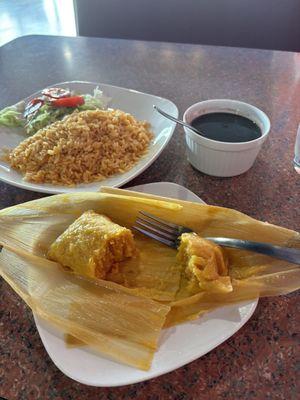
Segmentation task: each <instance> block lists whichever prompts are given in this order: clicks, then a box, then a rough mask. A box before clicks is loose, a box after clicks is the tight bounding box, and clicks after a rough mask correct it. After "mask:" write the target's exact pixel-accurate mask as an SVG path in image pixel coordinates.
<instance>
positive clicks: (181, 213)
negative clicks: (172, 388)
mask: <svg viewBox="0 0 300 400" xmlns="http://www.w3.org/2000/svg"><path fill="white" fill-rule="evenodd" d="M87 210H94V211H95V212H98V213H101V214H104V215H106V216H108V217H109V218H111V219H112V220H113V221H114V222H116V223H118V224H120V225H121V226H126V227H128V228H130V227H131V226H132V225H133V224H134V221H135V219H136V217H137V215H138V212H139V211H140V210H144V211H147V212H150V213H153V214H155V215H157V216H159V217H161V218H164V219H166V220H169V221H172V222H174V223H178V224H181V225H185V226H187V227H189V228H191V229H193V230H194V231H195V232H197V233H199V235H201V236H203V237H205V236H208V237H209V236H225V237H233V238H238V239H246V240H247V239H248V240H256V241H263V242H269V243H273V244H277V245H281V246H291V247H300V235H299V233H297V232H295V231H292V230H289V229H285V228H282V227H278V226H275V225H271V224H268V223H263V222H260V221H257V220H255V219H253V218H250V217H248V216H246V215H244V214H242V213H240V212H238V211H235V210H230V209H226V208H222V207H214V206H207V205H201V204H196V203H191V202H184V201H180V200H174V199H167V198H162V197H158V196H152V195H147V194H140V193H134V192H129V191H126V190H121V189H111V188H103V189H102V192H101V193H74V194H63V195H57V196H52V197H48V198H43V199H39V200H35V201H31V202H28V203H24V204H21V205H17V206H14V207H10V208H7V209H5V210H2V211H0V222H1V232H0V244H2V245H3V246H4V248H5V251H4V252H2V254H1V255H0V263H1V274H2V276H3V277H4V279H6V280H7V281H8V283H9V284H10V285H11V286H12V287H13V288H14V289H15V290H16V291H17V292H18V293H19V294H20V295H21V297H22V298H23V299H24V300H25V301H26V302H27V304H28V305H29V306H30V307H31V308H32V309H33V310H34V312H36V313H38V314H39V315H41V316H43V317H44V318H46V319H47V320H49V321H51V322H53V323H54V324H56V325H57V326H59V327H60V328H61V329H62V330H63V331H64V332H65V333H67V334H70V335H72V336H74V337H75V338H76V339H77V340H82V341H83V342H85V343H87V344H89V345H92V346H94V347H96V348H98V349H99V350H100V351H101V352H102V353H104V354H107V355H109V356H111V357H115V358H117V359H119V360H120V361H122V362H126V363H128V364H130V365H134V366H136V367H139V368H148V367H149V365H150V361H151V358H152V356H153V351H154V350H155V346H156V343H157V337H155V339H154V336H151V335H150V333H149V335H150V336H151V337H152V341H151V340H149V337H148V336H149V335H145V337H144V336H143V334H142V332H141V331H140V330H139V331H138V332H140V336H139V338H138V339H137V338H136V337H135V336H134V335H133V331H130V332H128V330H127V326H126V324H125V325H123V324H121V325H120V326H119V329H120V331H119V333H118V337H116V335H115V332H114V329H115V326H114V328H113V329H112V328H110V327H113V324H111V325H108V330H106V331H105V332H103V331H101V329H100V326H101V325H102V324H101V323H100V322H101V321H100V320H101V319H102V318H103V316H100V317H99V321H98V319H97V321H98V322H99V325H97V329H98V330H99V332H100V333H101V335H105V339H107V338H109V339H107V342H105V341H104V340H102V336H101V335H100V339H99V341H100V342H101V343H100V344H99V342H97V340H96V338H97V337H98V333H97V334H96V333H95V331H94V328H95V327H94V325H88V324H87V325H86V326H85V324H83V321H84V318H86V314H89V317H91V318H92V317H93V316H94V315H96V314H97V313H96V305H95V308H92V311H91V312H90V309H89V307H88V305H89V304H88V299H90V296H92V298H93V299H94V300H93V301H95V304H98V303H97V302H96V300H97V299H98V298H97V296H96V291H97V290H98V287H100V288H102V287H103V286H105V287H106V285H113V286H110V289H111V290H112V287H113V289H114V290H116V291H117V295H116V294H115V293H112V294H111V296H110V299H112V298H114V301H111V303H106V302H105V301H104V303H101V304H99V307H100V308H101V307H104V306H106V307H107V310H112V311H113V312H112V315H111V318H112V319H113V318H117V319H118V318H119V317H120V315H121V312H120V310H118V312H116V310H115V309H114V307H113V303H114V302H119V300H118V299H119V297H118V296H121V294H122V296H125V297H126V296H129V297H130V298H134V299H136V305H138V303H139V302H142V304H143V307H145V308H147V307H148V306H149V305H150V304H151V307H153V308H152V311H153V313H152V314H151V315H152V316H153V317H152V318H149V321H148V322H149V324H148V326H147V329H148V331H149V332H150V331H151V332H152V335H153V331H155V332H156V334H157V335H158V334H159V330H160V327H161V326H162V325H163V324H164V325H165V326H170V325H174V324H177V323H180V322H183V321H186V320H189V319H193V318H196V317H197V316H199V315H201V314H202V313H204V312H207V311H209V310H212V309H214V308H216V307H220V306H222V305H225V304H231V303H236V302H240V301H243V300H249V299H254V298H257V297H259V296H274V295H280V294H285V293H289V292H291V291H293V290H296V289H297V288H299V286H300V285H299V282H300V269H299V268H298V269H297V267H296V266H295V264H290V263H288V262H284V261H279V260H276V259H273V258H270V257H267V256H263V255H258V254H255V253H250V252H246V251H241V250H240V251H239V250H234V249H226V256H227V258H228V266H229V275H230V276H231V278H232V288H233V290H232V291H231V292H230V293H211V292H209V291H200V290H199V293H195V292H194V291H192V292H190V291H189V287H188V284H189V283H188V280H187V279H186V277H185V276H184V273H183V271H182V267H181V265H180V264H179V263H178V261H177V260H176V251H175V250H173V249H171V248H168V247H166V246H164V245H162V244H160V243H158V242H155V241H153V240H151V239H148V238H146V237H143V236H142V235H139V234H136V235H135V241H136V246H137V249H138V253H139V256H138V257H137V258H134V259H132V260H130V261H126V262H124V263H121V266H120V271H119V273H118V275H117V276H112V277H110V279H112V280H113V282H105V281H101V280H98V281H97V284H96V283H94V285H95V286H92V283H91V281H89V285H91V286H88V288H86V287H85V292H84V296H83V297H82V295H83V293H82V290H81V286H80V284H79V282H81V280H80V279H81V278H79V277H76V276H74V275H71V274H69V273H67V272H64V271H63V270H62V269H61V268H60V267H59V266H58V265H57V264H55V263H53V262H50V261H47V260H45V258H44V257H45V254H46V253H47V251H48V249H49V246H50V245H51V243H52V242H53V241H54V240H55V239H56V238H57V237H58V236H59V235H60V234H61V233H62V232H63V231H64V230H65V229H66V228H67V227H68V226H69V225H70V224H71V223H72V222H73V221H74V220H75V219H76V218H77V217H78V216H80V215H81V214H82V213H83V212H84V211H87ZM8 256H9V257H10V258H9V257H8ZM3 257H4V258H3ZM24 259H26V260H25V261H24ZM41 260H42V261H41ZM20 263H21V264H22V263H23V267H22V268H17V266H18V265H19V264H20ZM24 263H25V264H26V265H25V264H24ZM46 265H47V267H46ZM40 270H43V271H46V272H45V273H44V274H43V275H42V277H41V280H40V282H43V286H44V289H43V290H44V291H42V292H41V293H42V295H40V296H38V294H39V290H41V289H39V288H38V287H35V285H33V283H32V274H40V273H41V272H39V271H40ZM28 271H30V273H31V275H30V274H28ZM50 271H51V273H52V275H53V282H55V283H54V284H53V285H52V286H51V290H50V289H49V288H48V286H47V285H48V283H47V278H46V277H47V274H48V273H49V272H50ZM20 281H22V282H23V281H24V282H23V283H24V284H23V286H22V288H23V289H24V288H25V287H26V288H27V292H26V291H24V290H25V289H24V290H23V291H20V289H19V288H18V284H19V282H20ZM56 285H58V287H59V289H57V290H56V289H55V286H56ZM70 285H71V287H72V288H73V286H72V285H76V288H77V287H78V286H77V285H79V287H80V289H78V290H77V289H76V290H75V289H74V291H72V290H70ZM32 287H33V288H34V290H33V289H32ZM95 288H97V290H96V289H95ZM101 290H102V289H101ZM69 292H70V293H72V296H70V295H69ZM45 293H46V298H47V295H48V294H51V293H55V296H56V297H55V299H54V296H52V297H50V299H51V301H50V300H49V302H50V303H49V304H50V305H52V306H53V307H49V304H48V303H47V307H44V309H43V311H41V304H42V305H45V304H46V303H43V299H44V298H45ZM120 293H121V294H120ZM65 296H66V299H67V302H66V299H65ZM93 296H94V297H93ZM95 296H96V297H95ZM105 299H106V297H105ZM54 300H55V301H54ZM45 301H46V300H45ZM52 301H53V303H51V302H52ZM65 302H66V303H65ZM148 302H150V303H148ZM64 304H65V305H64ZM63 305H64V307H65V308H64V307H63V309H64V312H63V311H60V310H59V308H60V307H61V306H63ZM74 305H75V306H74ZM119 307H120V308H121V309H122V307H123V308H124V310H125V306H124V303H122V302H119ZM155 307H156V308H155ZM160 307H162V308H160ZM137 308H138V306H137ZM142 310H143V308H142ZM67 311H68V312H67ZM136 311H137V309H136V308H134V307H133V308H131V313H129V314H126V318H127V319H129V321H130V322H132V324H133V323H136V324H139V323H140V319H141V317H142V315H141V313H138V314H136V315H135V312H136ZM119 312H120V313H119ZM61 313H63V317H62V315H61ZM114 313H115V314H114ZM74 314H75V316H76V318H77V319H76V323H75V322H74V320H73V319H74ZM142 314H143V313H142ZM154 314H155V315H156V316H157V319H155V318H154ZM165 317H166V320H165ZM81 318H82V319H81ZM102 321H103V322H104V320H102ZM122 321H123V319H122ZM124 322H125V321H124ZM141 324H142V322H141ZM141 326H142V325H141ZM87 327H89V331H88V332H87ZM102 329H103V328H102ZM93 332H94V333H93ZM97 332H98V331H97ZM109 340H113V341H114V342H113V345H112V346H110V345H109V346H108V343H109ZM118 340H122V343H121V342H119V341H118ZM123 340H124V341H125V342H126V344H124V343H123ZM105 343H106V344H105ZM118 346H122V349H123V351H124V353H120V349H119V348H118ZM108 347H109V349H108ZM145 349H147V351H146V350H145ZM130 352H135V356H133V355H132V354H131V355H129V353H130ZM120 354H123V357H121V356H120ZM132 358H134V359H132Z"/></svg>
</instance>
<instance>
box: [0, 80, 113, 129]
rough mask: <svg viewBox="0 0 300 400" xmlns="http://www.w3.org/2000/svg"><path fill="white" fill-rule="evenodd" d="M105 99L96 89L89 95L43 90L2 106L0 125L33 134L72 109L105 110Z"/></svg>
mask: <svg viewBox="0 0 300 400" xmlns="http://www.w3.org/2000/svg"><path fill="white" fill-rule="evenodd" d="M109 100H110V99H109V98H107V97H105V96H104V95H103V92H102V91H101V90H100V89H99V88H98V87H96V88H95V89H94V92H93V94H80V95H78V94H76V93H75V92H73V91H70V90H68V89H62V88H47V89H44V90H42V91H41V95H40V96H38V97H35V98H33V99H31V100H30V101H29V102H28V103H25V102H24V101H22V102H20V103H18V104H16V105H14V106H11V107H6V108H4V109H3V110H1V111H0V125H4V126H7V127H10V128H17V127H23V128H24V129H25V132H26V134H27V135H33V134H35V133H36V132H37V131H38V130H39V129H41V128H44V127H46V126H47V125H50V124H52V123H53V122H56V121H58V120H61V119H63V117H64V116H66V115H68V114H71V113H73V112H74V111H75V110H78V111H85V110H96V109H106V108H107V105H108V102H109Z"/></svg>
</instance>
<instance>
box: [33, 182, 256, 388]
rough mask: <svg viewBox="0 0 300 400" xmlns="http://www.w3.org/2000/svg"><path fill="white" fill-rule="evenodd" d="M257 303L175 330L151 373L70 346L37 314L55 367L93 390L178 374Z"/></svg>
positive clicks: (185, 195)
mask: <svg viewBox="0 0 300 400" xmlns="http://www.w3.org/2000/svg"><path fill="white" fill-rule="evenodd" d="M131 189H132V190H136V191H140V192H145V193H152V194H157V195H159V196H167V197H173V198H177V199H182V200H189V201H197V202H199V203H204V202H203V201H202V200H201V199H200V198H199V197H198V196H196V195H195V194H194V193H192V192H190V191H189V190H188V189H186V188H184V187H183V186H179V185H176V184H174V183H169V182H159V183H150V184H147V185H142V186H136V187H133V188H131ZM256 306H257V300H254V301H247V302H243V303H240V304H234V305H231V306H226V307H222V308H218V309H217V310H215V311H212V312H210V313H207V314H206V315H205V316H203V317H201V318H199V319H197V320H195V321H192V322H188V323H185V324H182V325H178V326H176V327H173V328H168V329H165V330H164V331H163V333H162V335H161V339H160V346H159V349H158V350H157V352H156V354H155V356H154V359H153V363H152V367H151V369H150V370H149V371H146V372H145V371H140V370H138V369H135V368H132V367H129V366H126V365H123V364H119V363H117V362H114V361H111V360H108V359H106V358H104V357H103V356H101V355H100V354H99V353H98V354H97V353H95V352H93V351H92V350H89V349H88V348H87V347H86V348H73V349H70V348H67V347H66V345H65V342H64V339H63V335H62V334H61V333H60V332H59V331H57V330H55V329H54V328H52V327H51V326H50V325H49V324H48V323H46V322H45V321H43V320H41V319H40V318H39V317H37V316H34V319H35V323H36V326H37V329H38V332H39V334H40V337H41V339H42V342H43V344H44V346H45V348H46V350H47V352H48V354H49V356H50V358H51V359H52V361H53V362H54V364H55V365H56V366H57V367H58V368H59V369H60V370H61V371H62V372H63V373H64V374H65V375H67V376H69V377H70V378H72V379H74V380H76V381H78V382H80V383H84V384H86V385H91V386H106V387H107V386H122V385H128V384H132V383H136V382H141V381H145V380H147V379H151V378H154V377H156V376H159V375H162V374H165V373H167V372H169V371H173V370H174V369H176V368H179V367H181V366H182V365H185V364H187V363H189V362H191V361H193V360H195V359H197V358H199V357H201V356H203V355H204V354H206V353H208V352H209V351H211V350H212V349H214V348H215V347H217V346H218V345H219V344H221V343H223V342H224V341H225V340H227V339H228V338H229V337H230V336H232V335H233V334H234V333H235V332H237V331H238V330H239V329H240V328H241V327H242V326H243V325H244V324H245V323H246V322H247V321H248V319H249V318H250V317H251V315H252V314H253V312H254V310H255V308H256Z"/></svg>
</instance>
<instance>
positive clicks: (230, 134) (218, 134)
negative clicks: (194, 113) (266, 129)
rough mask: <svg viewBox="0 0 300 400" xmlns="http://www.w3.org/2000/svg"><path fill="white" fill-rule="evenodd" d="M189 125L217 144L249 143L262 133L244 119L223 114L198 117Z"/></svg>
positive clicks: (253, 124)
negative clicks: (217, 142) (216, 141)
mask: <svg viewBox="0 0 300 400" xmlns="http://www.w3.org/2000/svg"><path fill="white" fill-rule="evenodd" d="M191 125H192V126H193V127H194V128H196V129H197V130H199V131H200V132H201V133H202V135H201V136H204V137H206V138H208V139H212V140H218V141H219V142H230V143H233V142H249V141H251V140H254V139H258V138H259V137H260V136H261V135H262V133H261V130H260V128H259V126H258V125H257V124H256V123H255V122H253V121H251V120H250V119H248V118H246V117H242V116H241V115H237V114H230V113H225V112H214V113H210V114H204V115H200V116H199V117H197V118H195V119H194V120H193V121H192V123H191Z"/></svg>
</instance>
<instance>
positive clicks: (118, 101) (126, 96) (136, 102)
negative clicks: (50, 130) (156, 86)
mask: <svg viewBox="0 0 300 400" xmlns="http://www.w3.org/2000/svg"><path fill="white" fill-rule="evenodd" d="M55 86H57V87H62V88H68V89H71V90H74V91H76V92H77V93H82V94H85V93H90V94H92V93H93V90H94V88H95V87H96V86H98V87H99V88H100V89H101V90H102V91H103V93H104V95H105V96H107V97H110V98H111V101H110V103H109V107H111V108H119V109H120V110H123V111H126V112H128V113H130V114H132V115H133V116H134V117H136V118H137V119H139V120H145V121H148V122H149V123H150V124H151V130H152V132H153V133H154V139H153V141H152V142H151V144H150V147H149V151H148V153H147V154H146V155H145V156H144V157H143V158H142V159H140V161H139V162H138V163H137V164H136V165H135V166H134V167H133V168H131V169H130V170H129V171H127V172H125V173H123V174H116V175H113V176H112V177H110V178H107V179H105V180H103V181H101V182H93V183H89V184H81V185H76V186H75V187H68V186H56V185H50V184H35V183H30V182H26V181H24V180H23V177H22V175H21V174H20V173H19V172H18V171H16V170H14V169H12V168H10V166H9V165H8V164H7V163H5V162H4V161H1V160H0V180H2V181H4V182H6V183H9V184H11V185H14V186H18V187H21V188H23V189H28V190H34V191H35V192H44V193H71V192H95V191H98V190H99V188H100V186H102V185H103V186H112V187H119V186H121V185H124V184H125V183H126V182H128V181H130V180H131V179H133V178H135V177H136V176H137V175H139V174H140V173H142V172H143V171H144V170H145V169H146V168H148V167H149V166H150V165H151V164H152V163H153V162H154V161H155V160H156V158H157V157H158V156H159V155H160V153H161V152H162V151H163V149H164V148H165V147H166V145H167V144H168V142H169V140H170V139H171V137H172V134H173V132H174V129H175V123H174V122H171V121H169V120H168V119H166V118H164V117H163V116H161V115H160V114H159V113H158V112H156V111H154V110H153V105H154V104H156V105H157V106H158V107H160V108H162V109H163V110H165V111H166V112H167V113H169V114H172V115H173V116H174V117H178V109H177V107H176V105H175V104H174V103H172V101H170V100H167V99H164V98H162V97H158V96H153V95H151V94H147V93H142V92H138V91H136V90H133V89H125V88H121V87H117V86H112V85H107V84H102V83H93V82H81V81H72V82H62V83H57V84H55V85H51V87H55ZM42 89H44V88H42ZM39 94H40V92H36V93H34V94H33V95H31V96H29V97H27V98H26V99H25V101H26V102H27V101H29V100H30V99H32V98H34V97H37V95H39ZM25 137H26V136H24V135H22V134H20V129H19V128H18V129H12V128H6V127H4V126H0V147H1V148H14V147H15V146H16V145H17V144H18V143H20V142H21V141H22V140H24V138H25Z"/></svg>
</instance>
